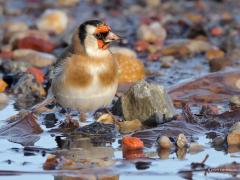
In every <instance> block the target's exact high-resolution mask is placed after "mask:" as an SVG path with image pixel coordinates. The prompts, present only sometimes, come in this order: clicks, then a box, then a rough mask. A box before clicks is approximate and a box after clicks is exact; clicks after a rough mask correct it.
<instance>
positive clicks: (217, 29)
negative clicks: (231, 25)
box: [210, 27, 224, 36]
mask: <svg viewBox="0 0 240 180" xmlns="http://www.w3.org/2000/svg"><path fill="white" fill-rule="evenodd" d="M210 33H211V35H212V36H221V35H223V33H224V31H223V29H222V28H221V27H213V28H212V29H211V30H210Z"/></svg>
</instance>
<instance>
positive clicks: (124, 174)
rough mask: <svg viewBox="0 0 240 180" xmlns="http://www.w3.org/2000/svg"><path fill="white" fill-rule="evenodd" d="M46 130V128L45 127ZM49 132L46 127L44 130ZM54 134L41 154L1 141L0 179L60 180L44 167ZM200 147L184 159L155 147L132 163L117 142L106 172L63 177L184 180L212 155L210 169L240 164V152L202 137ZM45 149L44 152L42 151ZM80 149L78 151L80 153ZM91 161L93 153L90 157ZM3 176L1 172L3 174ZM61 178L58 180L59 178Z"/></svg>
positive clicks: (198, 175) (38, 144)
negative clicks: (226, 149) (182, 172)
mask: <svg viewBox="0 0 240 180" xmlns="http://www.w3.org/2000/svg"><path fill="white" fill-rule="evenodd" d="M11 106H12V105H11V104H10V105H9V106H8V108H6V109H8V110H10V109H12V107H11ZM0 116H1V117H5V118H6V117H8V116H10V114H6V112H5V111H2V112H1V113H0ZM42 127H43V128H44V126H43V125H42ZM45 129H46V127H45ZM55 135H57V134H53V133H49V132H47V131H46V132H44V133H43V134H42V135H41V137H40V140H39V141H37V142H36V143H35V145H34V146H35V147H38V148H40V151H39V152H37V151H26V150H24V148H23V147H22V146H21V145H19V144H16V143H12V142H9V141H8V140H6V139H0V167H1V168H0V170H9V171H10V174H11V175H10V176H5V175H6V174H5V175H2V176H1V179H6V180H15V179H18V180H25V179H36V180H38V179H39V180H40V179H43V178H44V180H53V179H55V180H56V179H58V178H59V177H60V176H61V174H59V172H56V171H44V170H43V168H42V165H43V163H44V162H45V160H46V159H47V155H48V151H47V150H48V149H50V150H51V149H54V148H57V143H56V141H55V137H54V136H55ZM197 142H198V143H199V144H202V145H204V147H205V148H204V151H202V152H200V153H197V154H190V153H187V154H186V155H185V156H184V158H183V159H179V157H178V156H177V155H176V153H172V154H170V155H169V156H167V157H166V156H164V159H162V158H163V157H162V156H161V157H159V155H158V152H156V151H157V150H156V149H157V148H156V147H153V148H151V149H147V148H146V149H144V153H145V154H146V156H147V157H148V158H144V159H137V160H132V161H130V160H129V161H127V160H123V157H122V151H121V148H119V146H120V145H119V143H118V139H117V140H115V142H113V143H112V145H107V146H106V149H110V152H112V151H113V154H109V157H110V158H109V157H108V158H109V161H110V160H114V162H113V165H111V166H109V167H107V168H103V169H94V168H93V169H91V170H90V171H84V170H76V171H71V172H70V173H69V172H68V173H65V174H64V175H66V176H68V175H69V174H70V176H81V177H82V176H83V177H85V178H90V179H91V177H92V174H91V173H93V174H94V176H97V175H98V176H102V175H104V174H106V173H107V174H108V175H111V176H119V179H121V180H128V179H133V178H137V179H142V180H144V179H146V178H151V179H159V177H161V178H168V179H173V178H174V179H182V177H181V176H180V175H179V174H178V171H180V170H189V169H190V164H191V163H192V162H201V161H202V160H203V159H204V157H205V156H206V155H207V154H209V159H208V160H207V162H206V164H207V165H208V166H210V167H216V166H219V165H223V164H226V163H231V162H233V161H237V162H238V160H239V158H240V152H238V153H225V152H223V151H216V150H215V149H214V148H212V147H211V145H210V143H209V142H210V141H209V139H206V137H205V135H200V136H199V137H198V141H197ZM41 148H42V149H43V150H44V149H46V152H44V151H43V150H42V149H41ZM80 151H81V150H79V153H80V154H81V152H80ZM88 156H89V157H87V156H86V157H85V158H87V159H88V158H91V157H90V156H91V154H89V155H88ZM137 161H144V162H149V163H150V165H149V168H146V169H143V170H138V169H136V165H135V163H136V162H137ZM14 171H18V173H17V176H16V175H14ZM1 173H2V172H1ZM57 176H58V178H56V177H57ZM230 177H231V175H228V174H219V173H209V174H207V175H206V176H204V173H203V172H199V173H194V175H193V178H194V179H225V178H230Z"/></svg>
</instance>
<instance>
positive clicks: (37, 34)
mask: <svg viewBox="0 0 240 180" xmlns="http://www.w3.org/2000/svg"><path fill="white" fill-rule="evenodd" d="M26 37H32V38H35V39H41V40H44V41H49V39H50V37H49V35H48V33H47V32H43V31H39V30H26V31H18V32H14V33H8V34H6V35H5V37H4V40H5V41H6V42H9V45H10V46H11V47H12V48H16V46H17V42H18V40H19V39H24V38H26Z"/></svg>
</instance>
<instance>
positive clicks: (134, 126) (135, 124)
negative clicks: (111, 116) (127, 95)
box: [118, 119, 142, 134]
mask: <svg viewBox="0 0 240 180" xmlns="http://www.w3.org/2000/svg"><path fill="white" fill-rule="evenodd" d="M118 125H119V127H120V132H121V133H124V134H125V133H132V132H135V131H137V130H139V129H141V127H142V123H141V121H139V120H138V119H135V120H131V121H122V122H119V123H118Z"/></svg>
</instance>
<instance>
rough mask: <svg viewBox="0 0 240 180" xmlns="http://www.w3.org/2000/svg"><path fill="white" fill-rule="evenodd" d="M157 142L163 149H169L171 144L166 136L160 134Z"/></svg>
mask: <svg viewBox="0 0 240 180" xmlns="http://www.w3.org/2000/svg"><path fill="white" fill-rule="evenodd" d="M158 144H159V146H160V148H163V149H170V148H171V147H172V145H173V144H172V142H171V141H170V139H169V138H168V137H167V136H161V137H160V138H159V139H158Z"/></svg>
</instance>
